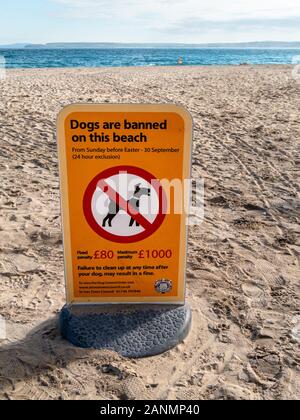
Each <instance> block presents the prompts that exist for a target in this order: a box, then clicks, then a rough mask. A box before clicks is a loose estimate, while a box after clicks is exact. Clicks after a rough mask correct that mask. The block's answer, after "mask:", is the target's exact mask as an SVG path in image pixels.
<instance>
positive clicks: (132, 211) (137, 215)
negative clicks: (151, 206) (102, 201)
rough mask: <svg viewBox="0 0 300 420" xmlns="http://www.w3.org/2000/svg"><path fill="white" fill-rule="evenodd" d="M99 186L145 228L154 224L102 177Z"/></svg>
mask: <svg viewBox="0 0 300 420" xmlns="http://www.w3.org/2000/svg"><path fill="white" fill-rule="evenodd" d="M97 186H98V187H99V188H101V190H102V191H103V192H105V194H107V195H108V197H109V198H110V199H111V200H112V201H114V202H115V203H116V204H117V205H118V206H120V208H121V209H122V210H125V211H126V213H128V214H129V216H131V217H132V218H133V219H134V220H135V221H136V222H137V223H139V224H140V225H141V226H142V227H143V228H144V229H145V230H147V229H149V228H151V226H152V224H151V223H150V222H149V221H148V220H147V219H146V218H145V217H144V216H143V215H142V214H141V213H139V212H138V211H137V210H136V209H135V208H133V207H132V205H131V204H130V203H129V202H128V201H126V200H124V198H123V197H122V196H121V195H120V194H119V193H117V191H115V190H114V189H113V188H112V187H111V186H110V185H109V184H108V183H107V182H106V181H105V180H104V179H101V180H100V181H99V182H98V184H97Z"/></svg>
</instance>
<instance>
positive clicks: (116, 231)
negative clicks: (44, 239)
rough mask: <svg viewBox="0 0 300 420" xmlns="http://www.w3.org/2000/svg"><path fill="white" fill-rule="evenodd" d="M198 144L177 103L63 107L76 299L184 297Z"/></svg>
mask: <svg viewBox="0 0 300 420" xmlns="http://www.w3.org/2000/svg"><path fill="white" fill-rule="evenodd" d="M191 144H192V120H191V117H190V115H189V113H188V112H187V111H186V110H185V109H183V108H181V107H179V106H176V105H167V104H166V105H127V104H122V105H94V104H75V105H70V106H67V107H66V108H64V109H63V110H62V112H61V113H60V115H59V118H58V151H59V162H60V178H61V197H62V219H63V230H64V251H65V271H66V289H67V301H68V303H75V302H78V303H79V302H84V303H88V302H93V303H124V302H135V303H137V302H138V303H145V302H152V303H183V302H184V300H185V261H186V246H187V245H186V244H187V212H188V208H187V203H186V201H187V200H186V194H184V192H183V191H184V180H185V179H189V178H190V167H191ZM180 187H181V194H179V195H178V194H177V195H176V194H175V193H174V190H175V189H176V188H177V190H178V189H180Z"/></svg>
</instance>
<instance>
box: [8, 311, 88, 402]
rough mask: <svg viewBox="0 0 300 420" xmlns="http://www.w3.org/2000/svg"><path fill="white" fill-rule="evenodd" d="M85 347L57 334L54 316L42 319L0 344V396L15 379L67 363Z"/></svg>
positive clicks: (84, 354) (12, 388)
mask: <svg viewBox="0 0 300 420" xmlns="http://www.w3.org/2000/svg"><path fill="white" fill-rule="evenodd" d="M88 354H89V350H86V349H79V348H76V347H73V346H72V345H71V344H69V343H68V342H67V341H65V340H63V339H62V338H61V336H60V332H59V329H58V320H57V318H52V319H50V320H48V321H45V322H43V323H42V324H40V325H39V326H38V327H36V328H34V329H33V330H32V331H30V332H29V333H28V334H27V335H26V337H25V338H24V339H23V340H21V341H17V342H14V343H12V344H7V345H3V346H2V347H0V399H1V398H9V395H10V393H11V392H12V393H14V391H15V390H16V388H17V386H18V384H19V383H22V382H24V381H27V380H30V379H31V378H34V377H35V378H38V377H39V375H41V374H45V373H47V372H48V371H52V370H53V369H55V368H57V367H60V368H64V367H67V365H68V364H69V363H70V362H72V361H74V360H76V359H80V358H83V357H85V358H86V357H87V355H88Z"/></svg>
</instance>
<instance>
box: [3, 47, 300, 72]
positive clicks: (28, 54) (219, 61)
mask: <svg viewBox="0 0 300 420" xmlns="http://www.w3.org/2000/svg"><path fill="white" fill-rule="evenodd" d="M295 63H300V49H262V48H260V49H254V48H251V49H237V48H235V49H229V48H191V49H188V48H178V49H177V48H103V49H99V48H98V49H69V48H68V49H57V48H56V49H26V48H25V49H0V66H4V65H5V67H6V68H48V67H50V68H55V67H128V66H176V65H178V64H180V65H189V66H194V65H206V66H209V65H239V64H295Z"/></svg>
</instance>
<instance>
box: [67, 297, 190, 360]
mask: <svg viewBox="0 0 300 420" xmlns="http://www.w3.org/2000/svg"><path fill="white" fill-rule="evenodd" d="M191 321H192V314H191V309H190V307H189V306H188V305H187V304H185V305H182V306H179V305H147V304H143V305H133V304H130V305H78V304H74V305H65V306H64V307H63V309H62V310H61V312H60V330H61V334H62V336H63V338H65V339H66V340H68V341H69V342H71V343H72V344H74V345H75V346H77V347H82V348H95V349H109V350H113V351H116V352H118V353H119V354H121V355H122V356H124V357H131V358H140V357H148V356H155V355H157V354H160V353H163V352H165V351H167V350H170V349H171V348H173V347H175V346H176V345H177V344H179V343H180V342H181V341H183V340H184V339H185V338H186V337H187V335H188V333H189V331H190V328H191Z"/></svg>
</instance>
